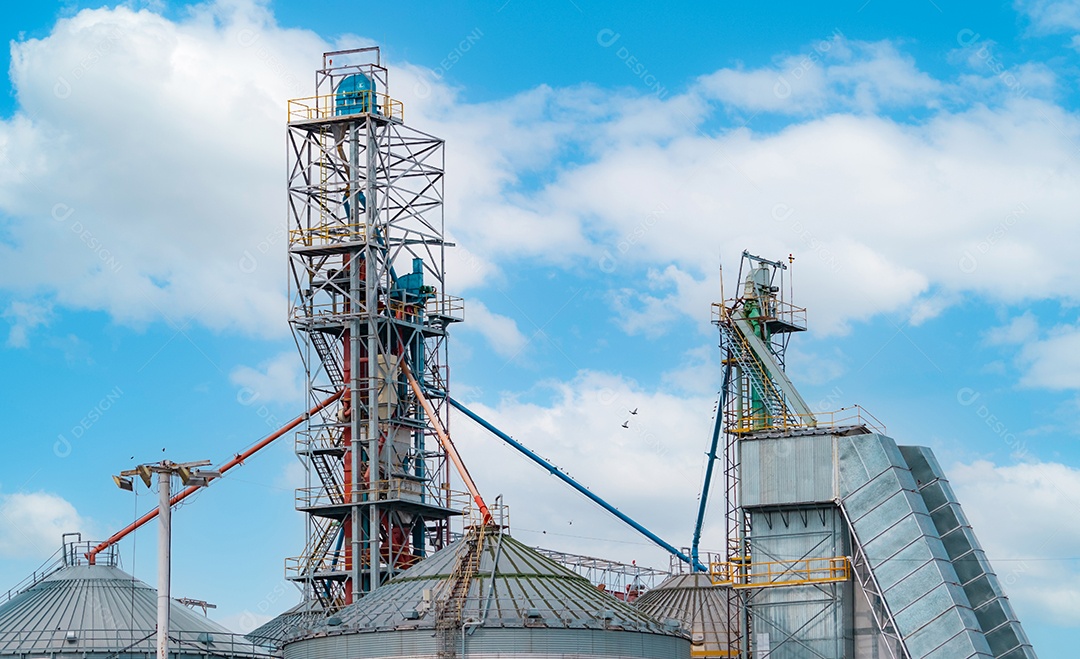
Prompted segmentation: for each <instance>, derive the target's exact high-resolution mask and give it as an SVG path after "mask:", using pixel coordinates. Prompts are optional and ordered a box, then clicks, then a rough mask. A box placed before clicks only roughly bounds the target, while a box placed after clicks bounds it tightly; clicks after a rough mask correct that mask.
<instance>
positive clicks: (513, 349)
mask: <svg viewBox="0 0 1080 659" xmlns="http://www.w3.org/2000/svg"><path fill="white" fill-rule="evenodd" d="M465 314H466V316H465V317H466V318H467V319H468V322H467V323H466V324H465V325H464V326H463V329H465V330H473V331H476V332H479V333H480V335H481V336H483V337H484V339H485V340H486V341H487V342H488V345H490V346H491V348H492V350H494V351H495V354H497V355H499V356H500V357H504V358H507V359H511V358H513V357H515V356H517V355H518V354H520V353H521V351H522V350H524V349H525V346H526V344H527V343H528V339H527V338H525V335H524V334H522V333H521V330H519V329H518V326H517V322H516V321H515V320H514V319H513V318H510V317H507V316H503V315H501V314H497V313H495V312H493V311H491V310H490V309H488V308H487V306H485V305H484V303H483V302H481V301H479V300H469V301H468V302H467V306H466V308H465Z"/></svg>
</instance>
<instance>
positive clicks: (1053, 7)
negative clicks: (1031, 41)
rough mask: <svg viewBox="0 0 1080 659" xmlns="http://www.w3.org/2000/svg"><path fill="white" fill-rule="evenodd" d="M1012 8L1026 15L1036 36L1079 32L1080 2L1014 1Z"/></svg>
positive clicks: (1049, 0) (1055, 0) (1072, 0)
mask: <svg viewBox="0 0 1080 659" xmlns="http://www.w3.org/2000/svg"><path fill="white" fill-rule="evenodd" d="M1013 6H1014V7H1015V8H1016V9H1017V11H1019V12H1020V13H1022V14H1026V15H1027V17H1028V18H1029V19H1030V20H1031V26H1032V28H1033V30H1034V31H1035V32H1036V33H1037V34H1056V33H1060V32H1072V31H1076V30H1080V2H1077V0H1014V2H1013Z"/></svg>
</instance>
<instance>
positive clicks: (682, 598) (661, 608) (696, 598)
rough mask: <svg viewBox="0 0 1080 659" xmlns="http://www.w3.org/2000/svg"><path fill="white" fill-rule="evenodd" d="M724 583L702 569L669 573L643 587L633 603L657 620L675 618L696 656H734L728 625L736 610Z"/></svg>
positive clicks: (731, 635) (735, 653) (732, 636)
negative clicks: (655, 583) (715, 581)
mask: <svg viewBox="0 0 1080 659" xmlns="http://www.w3.org/2000/svg"><path fill="white" fill-rule="evenodd" d="M728 596H729V595H728V592H727V588H726V587H722V586H714V585H713V584H712V581H711V580H710V577H709V575H708V574H707V573H705V572H690V571H684V572H682V573H681V574H672V575H671V576H669V577H668V578H667V579H665V580H664V581H663V582H661V583H660V585H658V586H656V587H655V588H650V589H649V590H647V591H645V594H643V595H641V596H640V597H638V599H637V602H635V606H637V607H638V608H639V609H641V610H642V611H644V612H645V613H647V614H649V615H650V616H652V617H653V618H656V619H657V620H665V621H666V620H678V621H679V623H680V625H681V626H682V629H683V631H685V632H686V633H687V634H688V635H689V636H690V642H691V644H692V646H693V654H694V656H695V657H734V656H737V655H738V648H732V647H731V642H730V641H731V639H732V638H734V637H736V636H737V634H729V633H728V628H729V627H730V626H731V624H732V623H731V621H732V618H733V615H732V614H734V613H735V612H734V611H730V610H729V607H728Z"/></svg>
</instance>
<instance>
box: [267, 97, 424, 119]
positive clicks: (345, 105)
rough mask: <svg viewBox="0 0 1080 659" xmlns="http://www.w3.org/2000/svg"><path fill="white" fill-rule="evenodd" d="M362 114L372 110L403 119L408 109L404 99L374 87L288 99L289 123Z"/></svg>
mask: <svg viewBox="0 0 1080 659" xmlns="http://www.w3.org/2000/svg"><path fill="white" fill-rule="evenodd" d="M343 101H344V102H343ZM359 114H372V115H377V116H383V117H388V118H390V119H396V120H398V121H404V118H405V109H404V106H403V105H402V104H401V101H398V100H395V99H393V98H390V97H389V96H387V95H386V94H383V93H380V92H373V91H356V92H347V93H345V94H323V95H320V96H308V97H306V98H294V99H292V100H290V101H289V107H288V120H289V123H292V122H294V121H312V120H316V119H333V118H335V117H350V116H356V115H359Z"/></svg>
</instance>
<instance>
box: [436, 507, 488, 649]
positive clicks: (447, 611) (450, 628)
mask: <svg viewBox="0 0 1080 659" xmlns="http://www.w3.org/2000/svg"><path fill="white" fill-rule="evenodd" d="M484 531H485V527H484V526H483V525H480V526H477V527H474V529H473V532H472V533H470V534H469V535H468V536H466V538H465V547H466V548H465V551H464V552H462V554H461V556H459V557H458V560H457V563H456V564H455V565H454V571H453V573H452V574H451V575H450V578H449V580H448V581H449V587H448V590H447V592H446V596H445V597H444V598H443V599H441V600H440V601H439V602H438V604H436V606H435V616H436V618H435V630H436V634H437V635H438V638H439V641H438V655H437V656H438V658H439V659H455V658H456V657H457V656H458V646H457V635H458V634H457V633H458V629H459V628H460V627H461V624H462V620H461V612H462V610H463V609H464V608H465V600H466V598H467V597H468V595H469V586H470V584H471V583H472V578H473V576H475V575H476V573H477V571H478V570H479V569H480V557H481V555H482V554H483V550H484Z"/></svg>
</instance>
